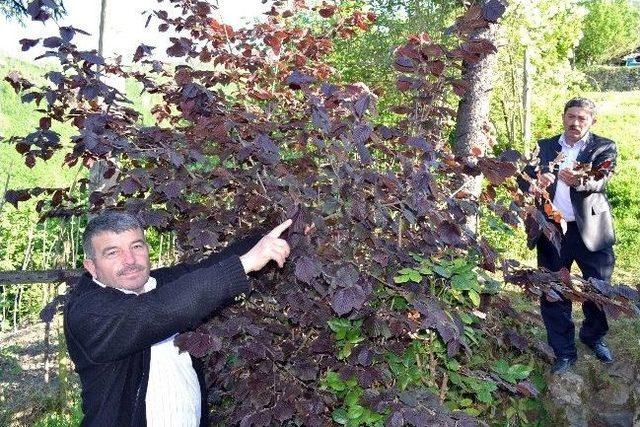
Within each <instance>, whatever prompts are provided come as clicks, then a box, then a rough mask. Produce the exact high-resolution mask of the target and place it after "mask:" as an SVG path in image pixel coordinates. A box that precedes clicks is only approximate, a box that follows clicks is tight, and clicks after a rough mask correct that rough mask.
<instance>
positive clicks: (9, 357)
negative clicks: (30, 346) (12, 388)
mask: <svg viewBox="0 0 640 427" xmlns="http://www.w3.org/2000/svg"><path fill="white" fill-rule="evenodd" d="M19 350H20V347H18V346H16V345H9V346H6V347H2V348H0V377H3V378H4V377H5V376H7V375H16V374H18V373H20V371H22V367H20V363H19V362H18V358H17V357H16V355H15V353H16V352H17V351H19Z"/></svg>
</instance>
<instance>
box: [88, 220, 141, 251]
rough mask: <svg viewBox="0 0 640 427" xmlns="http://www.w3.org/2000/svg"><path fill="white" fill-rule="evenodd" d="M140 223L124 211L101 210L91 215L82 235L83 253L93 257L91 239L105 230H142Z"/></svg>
mask: <svg viewBox="0 0 640 427" xmlns="http://www.w3.org/2000/svg"><path fill="white" fill-rule="evenodd" d="M142 229H143V228H142V223H141V222H140V221H139V220H138V218H136V217H135V216H133V215H131V214H128V213H126V212H117V211H103V212H101V213H100V214H99V215H97V216H95V217H93V218H92V219H91V220H90V221H89V223H88V224H87V227H86V228H85V229H84V234H83V235H82V248H83V249H84V255H85V257H86V258H88V259H94V258H95V256H96V254H95V253H94V252H93V246H92V245H91V239H92V238H93V236H96V235H98V234H100V233H104V232H105V231H110V232H112V233H122V232H125V231H129V230H142Z"/></svg>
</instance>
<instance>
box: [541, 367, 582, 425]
mask: <svg viewBox="0 0 640 427" xmlns="http://www.w3.org/2000/svg"><path fill="white" fill-rule="evenodd" d="M547 391H548V400H549V403H550V405H546V406H547V409H548V411H549V413H550V415H551V416H552V417H553V418H554V419H556V420H557V421H558V425H563V426H568V427H582V426H586V425H587V420H588V413H589V412H588V408H587V407H586V406H585V405H584V404H583V399H582V395H583V392H584V379H583V378H582V377H581V376H580V375H578V374H576V373H574V372H571V371H569V372H566V373H564V374H562V375H554V376H552V377H551V378H550V379H549V384H548V390H547Z"/></svg>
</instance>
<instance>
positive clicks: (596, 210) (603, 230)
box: [525, 133, 618, 252]
mask: <svg viewBox="0 0 640 427" xmlns="http://www.w3.org/2000/svg"><path fill="white" fill-rule="evenodd" d="M559 140H560V135H556V136H554V137H552V138H547V139H541V140H540V141H538V147H539V153H538V157H539V158H540V163H539V167H540V170H541V171H542V172H549V162H551V161H552V160H554V159H555V158H556V157H557V156H558V153H560V151H562V148H561V146H560V142H559ZM617 154H618V152H617V149H616V145H615V143H614V142H613V141H611V140H610V139H607V138H603V137H601V136H598V135H595V134H593V133H590V134H589V137H588V139H587V142H586V144H585V147H584V149H583V150H582V151H581V152H580V154H578V158H577V159H576V161H577V162H582V163H592V164H593V165H594V166H597V165H600V164H602V163H603V162H604V161H605V160H611V161H612V162H613V166H612V167H614V166H615V162H616V157H617ZM525 172H527V173H528V174H529V175H530V176H532V177H535V172H534V168H533V167H528V168H527V169H525ZM551 172H553V174H554V175H555V176H556V180H555V181H554V183H553V184H551V185H550V186H549V188H547V191H548V192H549V195H550V196H551V200H553V197H554V195H555V193H556V184H557V182H558V171H557V170H554V171H551ZM611 175H612V174H611V173H609V174H608V175H607V176H605V177H604V178H602V179H599V180H596V179H594V178H590V179H589V180H588V181H586V182H585V183H584V184H583V185H580V186H578V187H576V188H573V187H571V188H570V197H571V205H572V206H573V212H574V214H575V217H576V225H577V226H578V229H579V230H580V235H581V236H582V240H583V241H584V244H585V246H586V247H587V249H589V250H590V251H594V252H595V251H598V250H600V249H604V248H608V247H611V246H612V245H613V244H614V243H615V235H614V231H613V218H612V216H611V206H610V205H609V201H608V200H607V196H606V194H605V190H606V187H607V183H608V182H609V179H611ZM531 243H532V244H533V245H535V241H534V242H531Z"/></svg>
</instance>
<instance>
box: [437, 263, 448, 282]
mask: <svg viewBox="0 0 640 427" xmlns="http://www.w3.org/2000/svg"><path fill="white" fill-rule="evenodd" d="M433 271H435V272H436V274H438V275H439V276H441V277H444V278H445V279H448V278H449V277H451V271H449V270H447V269H446V268H444V267H442V266H440V265H435V266H434V267H433Z"/></svg>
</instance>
